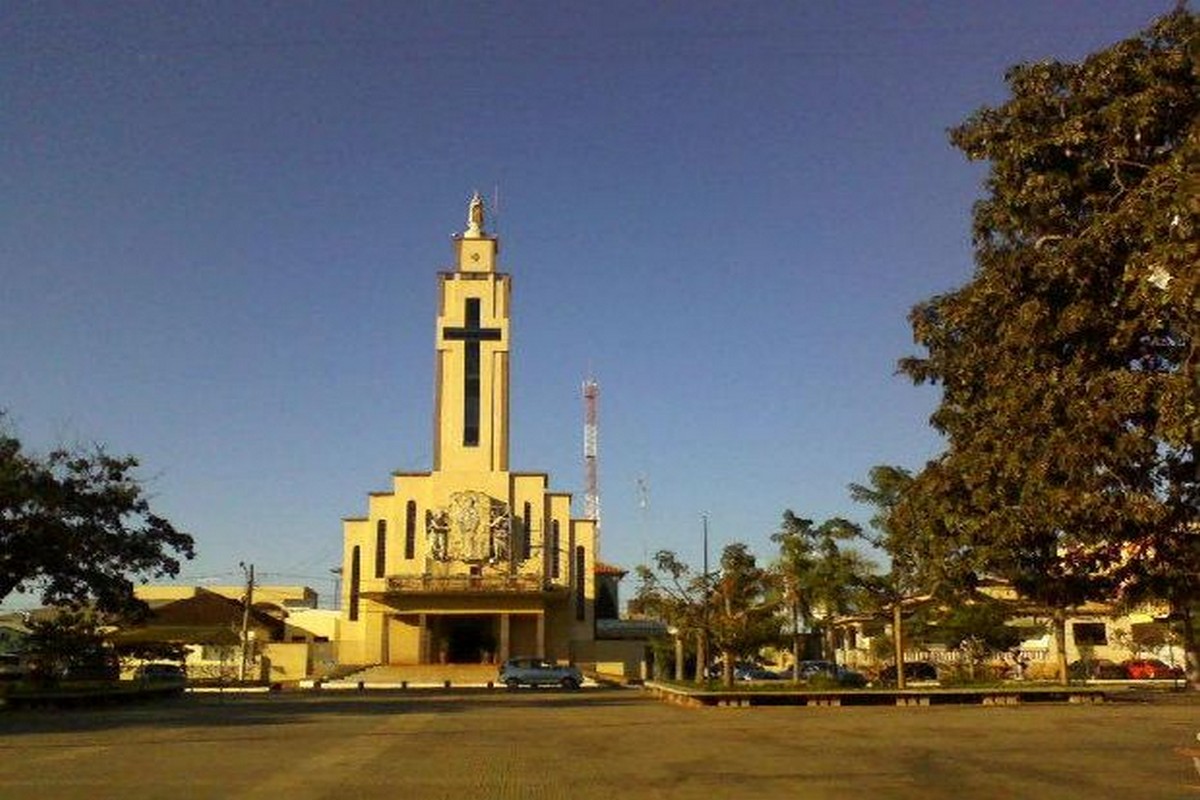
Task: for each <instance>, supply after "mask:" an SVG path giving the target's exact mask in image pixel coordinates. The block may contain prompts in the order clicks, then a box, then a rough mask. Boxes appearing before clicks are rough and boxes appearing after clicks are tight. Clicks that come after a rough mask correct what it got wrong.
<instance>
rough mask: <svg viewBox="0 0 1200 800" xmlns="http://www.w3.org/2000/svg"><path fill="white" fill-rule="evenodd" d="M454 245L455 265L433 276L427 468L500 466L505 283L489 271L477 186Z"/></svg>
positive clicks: (504, 418)
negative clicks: (434, 304) (433, 328)
mask: <svg viewBox="0 0 1200 800" xmlns="http://www.w3.org/2000/svg"><path fill="white" fill-rule="evenodd" d="M454 244H455V254H456V257H457V264H456V265H455V269H454V271H452V272H442V273H441V274H440V275H439V281H438V318H437V342H436V347H437V355H436V359H435V367H434V394H435V401H434V420H433V428H434V430H433V469H434V471H435V472H486V473H490V472H505V471H507V470H508V397H509V394H508V351H509V338H508V336H509V298H510V283H509V276H508V275H506V274H504V273H500V272H497V271H496V255H497V253H498V252H499V242H498V241H497V239H496V237H495V236H491V235H489V234H488V233H487V231H486V230H485V228H484V206H483V200H482V199H481V198H480V197H479V193H478V192H476V193H475V195H474V197H472V198H471V203H470V206H469V207H468V209H467V229H466V230H465V231H463V232H462V233H461V234H459V235H458V236H456V237H455V238H454Z"/></svg>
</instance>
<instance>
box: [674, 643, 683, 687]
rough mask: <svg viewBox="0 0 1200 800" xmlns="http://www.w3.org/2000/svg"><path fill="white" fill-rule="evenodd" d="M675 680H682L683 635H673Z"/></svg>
mask: <svg viewBox="0 0 1200 800" xmlns="http://www.w3.org/2000/svg"><path fill="white" fill-rule="evenodd" d="M675 680H677V681H681V680H683V635H682V634H676V635H675Z"/></svg>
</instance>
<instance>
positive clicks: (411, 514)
mask: <svg viewBox="0 0 1200 800" xmlns="http://www.w3.org/2000/svg"><path fill="white" fill-rule="evenodd" d="M416 557H417V502H416V501H415V500H409V501H408V505H407V506H406V507H405V511H404V558H405V559H406V560H408V561H412V560H413V559H414V558H416Z"/></svg>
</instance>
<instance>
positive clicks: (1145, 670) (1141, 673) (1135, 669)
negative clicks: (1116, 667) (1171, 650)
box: [1122, 658, 1183, 680]
mask: <svg viewBox="0 0 1200 800" xmlns="http://www.w3.org/2000/svg"><path fill="white" fill-rule="evenodd" d="M1122 666H1124V667H1125V674H1126V675H1128V676H1129V677H1130V678H1132V679H1134V680H1147V679H1154V678H1158V679H1170V678H1182V677H1183V670H1182V669H1180V668H1179V667H1172V666H1171V665H1170V664H1167V663H1166V662H1164V661H1161V660H1159V659H1157V658H1135V659H1131V660H1129V661H1126V662H1125V663H1124V664H1123V665H1122Z"/></svg>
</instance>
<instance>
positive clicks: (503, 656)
mask: <svg viewBox="0 0 1200 800" xmlns="http://www.w3.org/2000/svg"><path fill="white" fill-rule="evenodd" d="M511 617H512V615H511V614H509V613H508V612H505V613H503V614H501V615H500V663H501V664H503V663H504V662H505V661H508V659H509V658H511V654H510V653H509V652H508V651H509V641H508V640H509V626H510V624H511V623H510V618H511Z"/></svg>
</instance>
